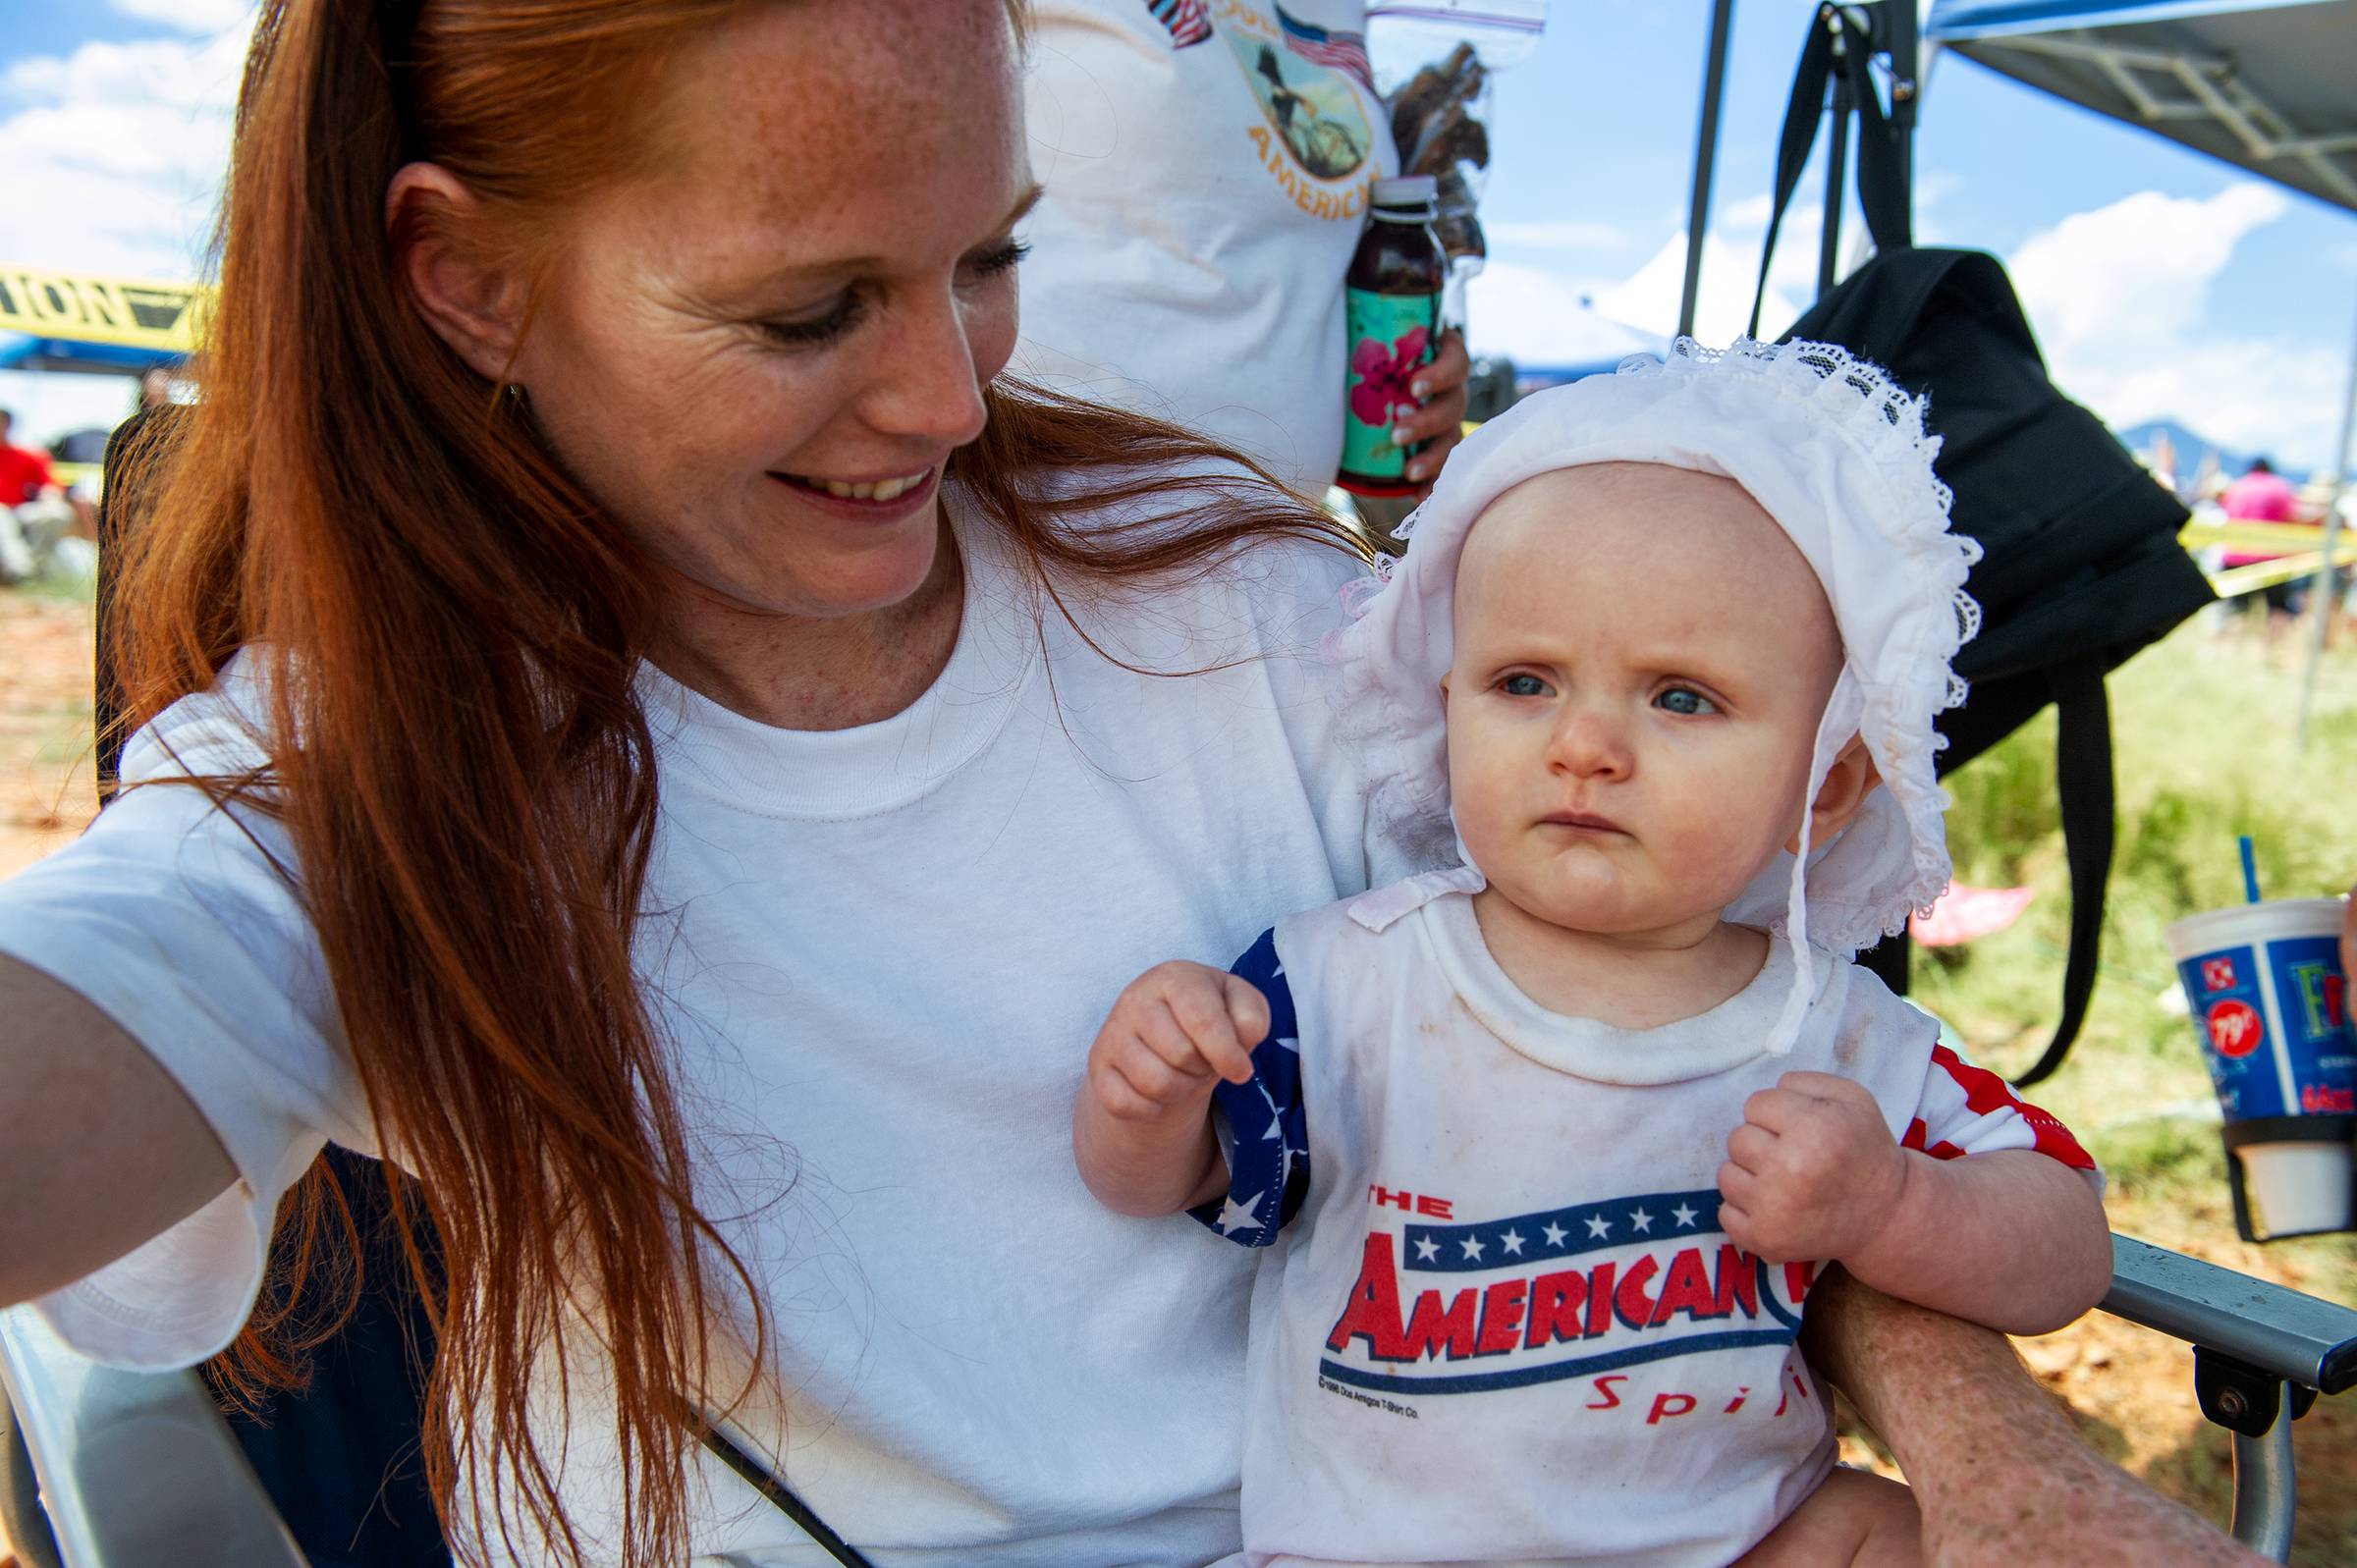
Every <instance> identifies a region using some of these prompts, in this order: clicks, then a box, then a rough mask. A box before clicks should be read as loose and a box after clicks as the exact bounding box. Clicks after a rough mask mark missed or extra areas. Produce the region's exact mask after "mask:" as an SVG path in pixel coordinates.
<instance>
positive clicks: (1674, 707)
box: [1653, 686, 1719, 719]
mask: <svg viewBox="0 0 2357 1568" xmlns="http://www.w3.org/2000/svg"><path fill="white" fill-rule="evenodd" d="M1653 705H1654V706H1655V707H1657V708H1663V709H1667V710H1668V711H1670V712H1671V713H1674V714H1682V715H1684V716H1685V717H1686V718H1689V719H1692V718H1698V717H1700V716H1701V715H1703V714H1706V713H1717V712H1718V711H1719V710H1718V709H1717V708H1716V707H1714V706H1713V705H1712V703H1711V699H1710V698H1708V697H1706V696H1704V695H1703V694H1702V693H1701V692H1699V691H1696V690H1694V689H1692V688H1691V687H1688V686H1672V687H1671V688H1670V689H1669V690H1667V691H1665V692H1663V693H1662V694H1661V695H1660V696H1658V697H1656V698H1654V699H1653Z"/></svg>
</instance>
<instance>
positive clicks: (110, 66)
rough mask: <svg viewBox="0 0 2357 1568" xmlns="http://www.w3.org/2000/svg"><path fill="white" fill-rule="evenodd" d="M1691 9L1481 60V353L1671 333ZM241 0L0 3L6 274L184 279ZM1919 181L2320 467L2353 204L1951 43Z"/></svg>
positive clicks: (2171, 382) (58, 418)
mask: <svg viewBox="0 0 2357 1568" xmlns="http://www.w3.org/2000/svg"><path fill="white" fill-rule="evenodd" d="M1140 3H1143V0H1140ZM1813 10H1814V4H1813V0H1739V3H1738V4H1737V5H1736V7H1735V18H1736V26H1735V35H1734V43H1733V50H1732V53H1731V56H1730V59H1729V67H1728V91H1727V110H1726V115H1725V120H1724V123H1723V124H1724V129H1723V136H1722V142H1721V161H1720V174H1719V180H1718V184H1717V189H1716V192H1715V206H1716V212H1715V215H1714V218H1713V232H1714V235H1715V237H1716V238H1717V239H1718V240H1720V241H1722V242H1724V247H1723V248H1722V247H1719V246H1714V248H1713V250H1712V252H1711V254H1710V259H1709V262H1708V263H1707V264H1706V274H1705V295H1706V298H1707V299H1711V300H1713V301H1714V307H1713V308H1709V309H1706V311H1705V314H1704V317H1703V320H1702V321H1701V323H1700V324H1699V332H1700V335H1702V336H1703V337H1705V338H1706V339H1709V338H1724V337H1725V336H1727V334H1728V333H1730V332H1732V331H1733V330H1734V329H1735V327H1738V326H1739V325H1740V313H1739V311H1738V310H1736V307H1735V305H1734V304H1733V303H1732V301H1734V300H1736V299H1738V298H1739V299H1741V300H1744V301H1747V300H1748V297H1749V288H1750V279H1751V276H1752V273H1753V270H1754V269H1755V268H1756V266H1757V264H1758V255H1759V234H1760V229H1761V226H1762V224H1763V222H1764V220H1765V217H1766V201H1765V197H1766V193H1767V189H1768V181H1769V176H1770V160H1771V157H1772V155H1773V149H1774V139H1775V135H1776V131H1777V129H1778V127H1779V126H1780V125H1781V119H1782V113H1783V104H1784V97H1785V93H1786V90H1787V88H1788V87H1789V84H1790V72H1791V68H1792V63H1793V60H1794V57H1795V56H1796V54H1797V52H1798V49H1799V45H1800V39H1801V35H1802V30H1803V28H1804V27H1806V25H1807V22H1808V18H1809V16H1810V15H1811V13H1812V12H1813ZM1709 14H1710V5H1709V0H1553V4H1552V6H1551V8H1550V15H1549V21H1548V29H1547V32H1546V35H1545V36H1544V38H1543V39H1542V40H1541V41H1540V43H1539V45H1538V47H1537V48H1536V49H1535V50H1534V51H1533V52H1532V53H1531V54H1530V56H1529V57H1528V58H1527V59H1525V60H1523V61H1521V62H1520V63H1519V64H1517V65H1515V66H1513V67H1512V68H1511V69H1509V70H1507V71H1505V72H1502V73H1501V74H1500V75H1499V76H1498V77H1497V79H1496V102H1495V110H1494V116H1493V125H1492V128H1491V133H1492V134H1491V139H1492V143H1493V145H1494V147H1495V149H1496V154H1497V156H1496V164H1495V167H1494V169H1493V171H1492V176H1491V179H1490V181H1489V185H1488V189H1487V191H1486V194H1485V197H1484V205H1483V211H1484V220H1485V223H1486V224H1487V226H1488V228H1489V230H1490V234H1491V237H1492V244H1491V253H1492V258H1493V259H1492V268H1491V271H1490V273H1489V274H1488V275H1487V276H1485V277H1483V278H1481V279H1480V280H1478V281H1477V282H1476V283H1475V285H1474V287H1473V291H1472V294H1471V333H1472V337H1473V340H1474V344H1475V346H1476V348H1478V349H1494V350H1501V351H1508V352H1513V353H1516V354H1517V355H1518V356H1520V357H1523V358H1525V359H1526V360H1538V361H1545V360H1548V359H1555V358H1562V357H1564V356H1565V354H1564V353H1563V352H1562V351H1563V350H1564V349H1566V348H1568V347H1572V346H1576V345H1577V344H1579V343H1582V342H1586V341H1589V340H1590V339H1592V338H1593V336H1594V335H1595V332H1596V327H1595V318H1594V315H1593V313H1592V312H1590V311H1588V310H1586V309H1584V308H1583V307H1582V304H1581V301H1582V300H1583V299H1587V300H1592V301H1594V302H1595V303H1596V304H1597V305H1599V306H1601V307H1603V308H1605V309H1607V310H1609V311H1613V312H1617V314H1618V315H1619V316H1620V317H1622V318H1624V319H1627V320H1629V321H1631V322H1633V324H1634V325H1636V326H1638V327H1642V328H1647V329H1650V330H1656V331H1659V330H1666V329H1667V328H1668V327H1669V326H1671V325H1672V324H1673V322H1672V320H1671V319H1667V318H1665V312H1667V313H1668V315H1669V316H1673V314H1674V288H1673V285H1674V274H1675V271H1676V258H1677V252H1676V249H1675V242H1676V241H1677V238H1678V236H1679V235H1680V233H1681V232H1682V230H1683V227H1684V223H1685V208H1686V184H1687V179H1688V176H1689V172H1690V168H1689V166H1690V160H1691V158H1692V155H1693V142H1694V129H1695V114H1696V107H1697V101H1698V94H1699V91H1700V86H1701V75H1702V56H1703V45H1704V37H1705V31H1706V28H1707V26H1708V19H1709ZM247 15H248V8H247V4H246V3H245V0H0V180H5V182H6V184H7V189H8V190H9V192H10V200H9V201H8V202H7V203H6V204H5V205H6V210H5V211H4V212H0V263H14V264H19V265H28V266H63V267H88V268H92V269H95V270H105V271H112V272H126V273H134V274H144V275H150V276H166V277H177V276H187V275H189V274H190V273H191V272H192V270H193V269H194V267H195V265H196V262H197V257H198V256H199V255H200V253H201V248H202V241H203V236H204V233H205V228H206V224H207V221H208V219H209V206H210V201H211V198H212V194H213V190H214V187H215V184H216V182H217V180H218V177H219V171H220V167H221V163H222V161H223V159H224V157H225V156H226V152H227V145H228V108H229V103H230V98H231V95H232V94H233V93H234V91H235V87H236V81H237V69H238V63H239V60H240V57H241V55H242V52H243V40H244V34H245V28H246V26H247ZM1916 169H1917V195H1916V204H1917V231H1918V237H1919V238H1920V239H1922V240H1924V241H1925V242H1927V243H1949V244H1962V245H1971V246H1975V247H1979V248H1983V249H1989V250H1994V251H1996V252H1997V253H1998V254H1999V255H2001V256H2002V257H2004V258H2005V259H2006V261H2007V263H2008V264H2009V265H2010V266H2011V267H2012V268H2013V270H2014V274H2015V278H2016V281H2017V283H2018V284H2019V285H2020V288H2021V291H2022V295H2023V298H2024V302H2025V304H2026V305H2027V306H2028V308H2029V311H2030V316H2031V320H2032V323H2033V325H2035V326H2036V327H2037V329H2038V331H2039V334H2040V337H2041V340H2042V342H2043V343H2044V344H2045V347H2046V349H2047V351H2048V354H2049V357H2050V358H2051V359H2052V360H2053V362H2054V366H2055V370H2056V378H2057V379H2058V380H2059V381H2060V382H2061V383H2062V384H2063V386H2064V387H2065V388H2066V389H2068V390H2070V391H2071V392H2072V393H2073V394H2074V395H2076V396H2078V397H2079V398H2081V399H2082V400H2083V401H2086V402H2088V403H2089V404H2091V405H2092V406H2095V407H2096V408H2097V410H2098V411H2099V412H2101V413H2103V414H2104V415H2105V416H2106V417H2108V418H2110V419H2111V420H2112V421H2113V422H2114V423H2118V424H2127V423H2133V422H2136V421H2139V420H2142V419H2144V418H2148V417H2154V416H2160V415H2169V416H2174V417H2176V418H2178V419H2179V420H2181V421H2182V422H2184V423H2186V424H2188V425H2190V426H2192V427H2194V428H2196V429H2198V430H2202V431H2204V432H2206V433H2209V434H2211V435H2212V436H2214V437H2216V438H2217V439H2219V440H2220V441H2223V442H2225V443H2227V444H2228V445H2230V446H2234V447H2237V448H2242V449H2249V450H2270V451H2273V452H2275V453H2276V454H2277V455H2278V456H2280V457H2281V458H2283V459H2284V460H2287V461H2290V462H2293V463H2297V464H2300V465H2303V466H2305V465H2321V464H2323V463H2324V462H2325V461H2326V460H2327V456H2328V455H2327V450H2326V449H2327V448H2328V447H2329V446H2330V441H2331V438H2332V436H2333V434H2334V433H2335V429H2336V421H2337V416H2338V408H2339V405H2340V400H2341V397H2342V394H2343V390H2344V383H2345V377H2346V373H2347V365H2348V361H2349V356H2350V344H2351V340H2352V338H2357V217H2353V216H2352V215H2350V214H2348V213H2345V212H2341V211H2339V210H2337V209H2333V208H2330V207H2327V206H2326V205H2324V204H2323V203H2321V202H2318V201H2316V200H2314V199H2312V198H2310V197H2306V196H2302V195H2299V194H2296V193H2293V192H2290V191H2286V190H2282V189H2279V188H2276V187H2274V186H2271V185H2268V184H2266V183H2264V182H2262V181H2259V180H2257V179H2255V178H2254V177H2252V176H2250V175H2247V174H2244V173H2243V172H2241V171H2239V170H2236V169H2232V168H2230V167H2228V166H2226V165H2223V164H2220V163H2216V162H2213V161H2212V160H2209V159H2207V158H2203V157H2201V156H2199V155H2197V154H2194V153H2191V152H2187V151H2184V150H2181V149H2179V148H2177V147H2176V146H2174V145H2173V144H2171V143H2169V142H2166V141H2164V140H2162V139H2161V138H2159V137H2155V136H2151V135H2144V134H2142V133H2139V132H2137V131H2134V130H2132V129H2130V128H2127V127H2124V126H2121V125H2118V124H2116V123H2114V122H2111V121H2109V120H2106V119H2103V118H2101V117H2099V116H2095V115H2091V114H2088V113H2086V112H2084V111H2081V110H2077V109H2074V108H2071V107H2069V106H2068V105H2065V104H2062V103H2059V102H2057V101H2056V100H2052V99H2049V98H2045V97H2043V96H2042V95H2040V94H2037V93H2034V92H2032V91H2030V90H2028V89H2026V88H2023V87H2019V86H2016V85H2015V84H2013V83H2012V82H2010V81H2005V80H2004V79H2002V78H2000V77H1997V76H1994V75H1992V74H1991V73H1989V72H1987V71H1984V70H1982V69H1981V68H1980V67H1978V66H1976V65H1973V64H1972V63H1971V62H1969V61H1966V60H1963V59H1961V58H1952V57H1951V58H1947V59H1945V60H1943V61H1942V62H1941V63H1940V64H1939V65H1938V66H1937V67H1936V69H1935V72H1934V75H1933V78H1932V81H1931V84H1930V89H1929V96H1928V99H1927V101H1926V104H1925V118H1924V122H1923V128H1922V131H1921V133H1920V135H1919V136H1918V138H1917V155H1916ZM1822 187H1823V181H1822V176H1821V175H1820V174H1819V173H1818V172H1817V171H1816V170H1812V171H1811V172H1810V174H1809V175H1808V176H1807V177H1804V179H1803V181H1802V185H1801V189H1802V192H1803V195H1802V197H1801V199H1800V201H1799V202H1798V203H1796V210H1795V213H1794V215H1793V217H1791V218H1788V219H1787V220H1786V236H1785V239H1784V241H1783V243H1782V245H1781V252H1780V257H1779V266H1778V272H1777V277H1776V287H1777V289H1778V291H1779V293H1780V294H1781V295H1782V296H1783V297H1784V298H1785V299H1786V300H1787V301H1788V302H1789V303H1790V304H1792V305H1794V306H1797V305H1800V304H1805V303H1806V301H1807V298H1808V295H1809V291H1810V288H1811V285H1812V280H1813V277H1814V266H1815V255H1816V244H1817V241H1816V217H1815V209H1816V203H1815V199H1814V194H1813V193H1814V192H1816V191H1818V190H1821V189H1822ZM1855 228H1856V223H1855V215H1854V213H1853V214H1852V216H1851V218H1850V220H1849V221H1848V222H1847V223H1846V224H1845V228H1844V232H1845V234H1847V233H1854V232H1855ZM1730 312H1734V313H1733V314H1732V315H1731V316H1730V314H1729V313H1730ZM1764 325H1765V326H1767V327H1768V328H1769V329H1770V330H1774V329H1775V328H1778V327H1781V325H1782V323H1781V322H1779V321H1774V320H1771V321H1768V322H1766V323H1764ZM64 380H66V378H49V380H48V382H47V383H46V384H40V383H36V382H35V379H34V378H31V377H24V376H0V401H5V402H9V403H12V404H14V405H15V406H19V407H20V408H23V409H25V410H26V424H27V427H28V433H30V434H33V435H35V436H39V435H43V434H46V433H50V430H51V428H52V427H53V428H64V427H65V426H66V425H68V424H71V423H75V422H91V421H94V420H96V419H98V418H100V417H102V416H104V415H105V414H109V413H112V412H116V411H119V405H120V404H121V403H122V400H123V396H124V392H123V389H122V388H121V387H120V386H119V385H118V386H104V385H101V386H98V387H96V388H93V389H82V390H74V389H69V388H68V387H65V386H62V385H59V383H61V382H63V381H64ZM84 404H87V405H88V407H89V409H90V411H89V412H87V413H84V412H83V406H84Z"/></svg>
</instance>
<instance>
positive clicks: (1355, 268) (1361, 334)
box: [1335, 174, 1449, 496]
mask: <svg viewBox="0 0 2357 1568" xmlns="http://www.w3.org/2000/svg"><path fill="white" fill-rule="evenodd" d="M1436 197H1437V191H1436V187H1435V182H1434V180H1433V178H1432V176H1430V175H1427V174H1418V175H1406V176H1403V177H1401V178H1399V179H1397V180H1378V181H1376V182H1375V185H1374V189H1373V190H1372V191H1371V192H1370V193H1369V196H1368V201H1367V208H1368V221H1367V232H1366V233H1365V235H1363V236H1362V237H1361V238H1360V239H1359V242H1358V250H1357V252H1356V253H1355V254H1354V255H1352V256H1351V258H1350V270H1349V271H1348V272H1347V273H1345V274H1344V275H1343V286H1344V288H1343V298H1344V306H1343V308H1344V314H1345V318H1346V320H1347V322H1348V331H1347V333H1346V340H1347V344H1348V347H1347V349H1346V353H1347V354H1348V360H1347V363H1346V368H1345V372H1344V376H1343V399H1344V402H1343V465H1342V472H1341V473H1340V474H1339V475H1337V476H1336V481H1335V482H1336V483H1338V484H1340V485H1341V486H1342V487H1343V489H1344V490H1348V491H1350V492H1352V493H1353V494H1356V495H1362V496H1404V495H1412V494H1414V493H1415V491H1416V489H1417V486H1415V485H1413V484H1410V483H1409V482H1408V478H1407V460H1408V459H1409V458H1410V457H1411V456H1412V455H1413V449H1411V448H1408V447H1402V446H1398V445H1397V444H1396V443H1394V441H1393V440H1392V421H1393V420H1394V419H1396V418H1398V416H1399V415H1401V414H1405V413H1411V412H1413V411H1414V410H1415V408H1416V406H1417V404H1416V397H1415V394H1414V393H1412V392H1410V391H1409V390H1408V386H1409V383H1411V382H1412V381H1414V380H1415V376H1416V372H1417V371H1418V370H1419V369H1421V368H1422V367H1423V366H1425V365H1426V364H1428V363H1430V362H1431V360H1432V356H1433V353H1434V351H1435V350H1436V349H1438V347H1439V340H1440V335H1441V293H1442V290H1443V289H1444V288H1445V287H1446V286H1447V284H1448V279H1449V257H1448V255H1447V254H1446V253H1445V252H1444V251H1443V250H1442V249H1441V243H1440V241H1439V240H1437V239H1435V238H1434V237H1433V232H1432V220H1433V217H1434V213H1435V201H1436Z"/></svg>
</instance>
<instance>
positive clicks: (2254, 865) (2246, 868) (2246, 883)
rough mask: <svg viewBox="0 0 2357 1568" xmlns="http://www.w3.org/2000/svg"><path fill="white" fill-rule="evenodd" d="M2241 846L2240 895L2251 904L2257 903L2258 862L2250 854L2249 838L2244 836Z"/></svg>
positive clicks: (2246, 835)
mask: <svg viewBox="0 0 2357 1568" xmlns="http://www.w3.org/2000/svg"><path fill="white" fill-rule="evenodd" d="M2240 842H2241V844H2242V895H2243V897H2245V898H2247V899H2249V900H2250V901H2251V902H2252V903H2257V902H2259V862H2258V860H2257V859H2256V858H2255V857H2254V856H2253V855H2252V853H2251V836H2250V835H2249V834H2247V833H2246V834H2244V835H2243V836H2242V838H2241V840H2240Z"/></svg>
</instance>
